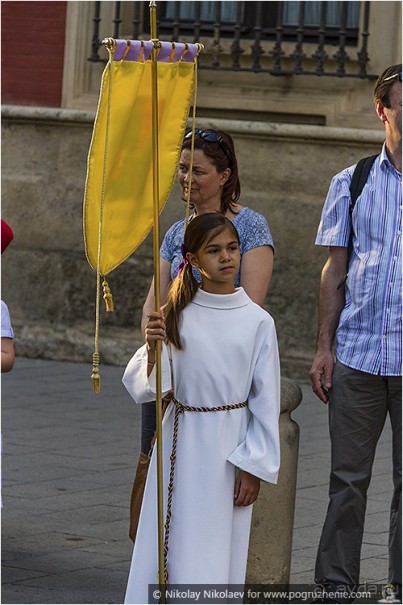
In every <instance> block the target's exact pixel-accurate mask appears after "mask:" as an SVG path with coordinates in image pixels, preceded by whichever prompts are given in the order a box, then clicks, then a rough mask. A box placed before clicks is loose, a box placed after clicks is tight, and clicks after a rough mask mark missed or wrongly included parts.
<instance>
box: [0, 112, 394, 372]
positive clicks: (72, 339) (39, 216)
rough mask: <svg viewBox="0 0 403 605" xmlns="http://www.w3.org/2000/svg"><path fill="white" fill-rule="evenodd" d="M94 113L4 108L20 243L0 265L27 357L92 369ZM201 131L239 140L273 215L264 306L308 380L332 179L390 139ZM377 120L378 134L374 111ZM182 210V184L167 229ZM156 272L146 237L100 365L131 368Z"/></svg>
mask: <svg viewBox="0 0 403 605" xmlns="http://www.w3.org/2000/svg"><path fill="white" fill-rule="evenodd" d="M369 102H370V101H369ZM93 117H94V114H93V113H88V112H80V111H73V110H41V109H32V108H18V107H5V108H3V120H2V168H3V174H2V199H3V208H2V214H3V218H4V219H5V220H7V221H9V222H10V224H11V225H12V227H13V229H14V231H15V241H14V242H13V243H12V244H11V246H10V248H9V250H7V252H6V253H5V254H4V255H3V258H2V261H3V266H2V274H3V282H2V287H3V294H2V296H3V298H4V300H5V301H6V302H7V303H8V304H9V305H10V312H11V316H12V320H13V324H14V327H15V328H16V347H17V352H18V353H20V354H23V355H28V356H39V357H51V358H52V357H53V358H56V359H73V360H86V361H88V362H91V356H92V347H93V344H92V343H93V326H94V301H95V274H94V272H93V271H92V270H91V269H90V267H89V265H88V263H87V262H86V259H85V255H84V249H83V237H82V200H83V189H84V181H85V173H86V157H87V152H88V147H89V142H90V137H91V131H92V120H93ZM200 125H201V126H203V127H206V126H209V127H210V126H212V127H216V128H223V129H225V130H228V131H229V132H230V133H231V134H232V135H233V136H234V139H235V145H236V150H237V154H238V157H239V164H240V174H241V183H242V202H243V203H244V204H246V205H250V206H252V207H253V208H254V209H256V210H258V211H259V212H261V213H262V214H264V215H265V216H266V217H267V219H268V220H269V223H270V227H271V230H272V233H273V237H274V239H275V243H276V249H277V258H276V262H275V270H274V276H273V281H272V286H271V289H270V292H269V296H268V298H267V303H266V308H267V309H268V310H269V311H270V312H271V313H272V315H273V316H274V318H275V320H276V324H277V329H278V336H279V342H280V351H281V357H282V363H283V375H285V376H289V377H292V378H301V377H304V378H306V376H307V374H306V372H307V370H308V368H309V364H310V360H311V357H312V354H313V347H314V340H315V332H316V306H317V291H318V281H319V275H320V270H321V267H322V265H323V262H324V259H325V256H326V251H325V250H321V249H319V250H318V249H316V248H315V246H314V243H313V242H314V238H315V232H316V228H317V224H318V221H319V217H320V212H321V208H322V205H323V201H324V197H325V195H326V191H327V188H328V184H329V181H330V178H331V177H332V175H333V174H335V173H336V172H338V171H339V170H341V169H343V168H344V167H345V166H348V165H351V164H353V163H355V162H356V161H357V159H359V158H360V157H362V156H365V155H370V154H371V153H373V152H374V151H377V150H379V149H380V147H381V144H382V140H383V133H382V131H381V130H380V131H379V130H353V129H340V128H329V127H319V126H307V125H290V124H275V123H256V122H247V121H225V120H213V121H209V120H200ZM371 125H372V126H373V128H375V127H377V118H376V116H375V114H373V118H372V124H371ZM183 213H184V209H183V206H182V202H180V201H179V200H178V195H177V193H176V190H175V189H174V190H173V192H172V195H171V198H170V200H169V202H168V204H167V206H166V209H165V210H164V212H163V214H162V217H161V231H162V233H164V232H165V230H166V229H167V228H168V227H169V226H170V225H171V224H172V222H173V221H174V220H176V219H179V218H181V217H182V216H183ZM152 270H153V269H152V251H151V243H150V238H148V239H147V240H146V241H145V242H144V243H143V244H142V246H141V247H140V248H139V249H138V250H137V251H136V252H135V254H134V255H132V257H131V258H130V259H129V260H128V261H126V263H124V265H122V266H121V267H119V268H118V269H117V270H115V271H114V272H113V273H112V274H111V275H110V279H109V284H110V286H111V289H112V292H113V295H114V299H115V303H116V312H115V313H114V314H109V315H108V316H106V314H105V313H104V312H102V323H103V324H105V325H103V327H102V328H101V356H102V361H107V362H111V363H124V362H125V361H127V359H128V357H129V355H130V354H131V352H133V350H134V349H135V347H136V346H138V344H139V342H140V339H139V334H138V332H136V331H135V328H138V326H139V323H140V315H141V307H142V304H143V302H144V299H145V295H146V292H147V290H148V286H149V282H150V278H151V275H152Z"/></svg>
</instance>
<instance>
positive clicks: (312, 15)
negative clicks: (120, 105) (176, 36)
mask: <svg viewBox="0 0 403 605" xmlns="http://www.w3.org/2000/svg"><path fill="white" fill-rule="evenodd" d="M259 4H260V5H262V6H261V22H262V35H263V36H264V37H267V39H274V38H275V35H276V26H277V23H278V22H279V21H281V23H282V26H283V28H284V31H283V37H284V39H285V40H295V37H296V30H297V28H298V27H299V26H301V25H302V26H303V27H304V38H305V39H306V40H308V39H312V40H314V39H315V38H317V37H318V33H319V28H320V27H321V25H322V26H324V28H325V32H324V33H325V38H326V41H327V42H328V43H337V41H338V38H337V34H338V32H339V31H340V28H341V27H342V26H344V28H345V31H346V40H347V43H350V44H356V42H357V37H358V28H359V18H360V4H361V3H360V2H292V1H287V2H267V1H266V2H160V23H159V27H160V32H161V33H162V32H163V33H168V34H169V33H171V32H172V30H173V28H174V26H178V22H179V27H180V31H181V32H182V33H185V34H192V33H193V34H194V33H195V31H196V30H197V33H198V34H202V35H203V34H207V35H208V34H212V33H213V32H214V27H215V26H216V25H217V24H218V23H219V24H220V26H221V34H222V36H232V35H233V32H234V26H235V25H237V24H238V25H240V26H241V30H240V31H241V34H242V35H243V36H245V37H247V38H253V37H254V27H255V26H256V22H257V17H258V14H257V13H258V9H259V6H258V5H259ZM301 12H302V14H301ZM279 17H280V19H279Z"/></svg>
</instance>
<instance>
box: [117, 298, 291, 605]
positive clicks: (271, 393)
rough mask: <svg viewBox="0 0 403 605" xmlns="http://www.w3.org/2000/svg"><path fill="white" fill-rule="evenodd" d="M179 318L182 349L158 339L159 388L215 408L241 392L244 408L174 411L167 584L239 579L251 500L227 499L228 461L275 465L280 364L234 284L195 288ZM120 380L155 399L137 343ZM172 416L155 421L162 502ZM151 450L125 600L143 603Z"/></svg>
mask: <svg viewBox="0 0 403 605" xmlns="http://www.w3.org/2000/svg"><path fill="white" fill-rule="evenodd" d="M180 322H181V323H180V335H181V341H182V345H183V350H182V351H179V350H177V349H176V348H175V347H173V346H172V347H170V349H168V348H167V347H166V346H165V345H164V344H163V347H162V390H163V393H164V394H165V393H167V392H168V391H169V390H170V389H171V385H174V386H173V388H174V392H175V397H176V399H177V400H178V401H180V402H181V403H182V404H185V405H189V406H202V407H214V406H218V405H228V404H235V403H241V402H243V401H246V400H248V407H247V408H242V409H238V410H230V411H220V412H207V413H200V412H185V413H184V414H181V415H180V416H179V431H178V443H177V459H176V468H175V483H174V493H173V502H172V519H171V530H170V537H169V554H168V573H169V584H181V585H190V584H205V585H214V584H221V585H228V584H243V583H244V581H245V573H246V563H247V555H248V544H249V533H250V523H251V516H252V506H247V507H234V503H233V501H234V482H235V478H236V474H237V472H238V471H237V469H242V470H245V471H248V472H249V473H251V474H253V475H255V476H257V477H259V478H260V479H263V480H264V481H268V482H270V483H276V482H277V475H278V470H279V465H280V443H279V423H278V420H279V413H280V367H279V357H278V347H277V339H276V331H275V326H274V321H273V319H272V317H271V316H270V315H269V314H268V313H267V312H266V311H264V310H263V309H262V308H261V307H259V306H258V305H256V304H255V303H253V302H252V300H251V299H250V298H249V297H248V295H247V294H246V292H245V291H244V290H243V288H238V289H237V290H236V292H235V293H234V294H228V295H227V294H226V295H218V294H210V293H207V292H204V291H203V290H199V291H198V292H197V294H196V296H195V297H194V299H193V300H192V302H191V303H190V304H189V305H188V306H187V307H186V308H185V309H184V311H183V312H182V315H181V320H180ZM170 357H171V360H170ZM123 383H124V385H125V387H126V389H127V390H128V391H129V393H130V395H131V396H132V397H133V399H134V400H135V401H136V403H144V402H147V401H152V400H154V399H155V370H153V372H152V374H151V375H150V377H149V378H147V350H146V346H145V345H144V346H143V347H142V348H141V349H139V350H138V351H137V353H136V354H135V355H134V357H133V358H132V359H131V360H130V362H129V364H128V366H127V368H126V371H125V374H124V377H123ZM173 419H174V404H173V403H170V405H169V407H168V409H167V411H166V413H165V417H164V420H163V461H164V465H163V468H164V471H163V476H164V498H165V500H164V506H165V507H166V496H167V493H166V492H167V486H168V481H169V477H168V476H169V470H170V461H169V457H170V453H171V446H172V430H173ZM155 451H156V448H154V453H155ZM154 453H153V456H152V460H151V463H150V468H149V473H148V478H147V483H146V488H145V493H144V499H143V506H142V510H141V514H140V520H139V527H138V531H137V537H136V542H135V546H134V552H133V559H132V564H131V569H130V575H129V580H128V586H127V592H126V598H125V603H148V602H149V600H148V597H149V595H148V585H149V584H156V583H157V570H158V561H157V559H158V554H157V552H158V548H157V496H156V456H155V455H154ZM164 522H165V518H164ZM150 602H152V601H150Z"/></svg>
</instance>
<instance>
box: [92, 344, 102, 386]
mask: <svg viewBox="0 0 403 605" xmlns="http://www.w3.org/2000/svg"><path fill="white" fill-rule="evenodd" d="M91 380H92V388H93V389H94V392H95V393H100V392H101V375H100V373H99V353H97V352H95V353H94V354H93V355H92V374H91Z"/></svg>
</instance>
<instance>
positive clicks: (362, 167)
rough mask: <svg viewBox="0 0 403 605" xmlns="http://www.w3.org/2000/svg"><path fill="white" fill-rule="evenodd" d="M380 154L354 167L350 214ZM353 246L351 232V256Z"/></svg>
mask: <svg viewBox="0 0 403 605" xmlns="http://www.w3.org/2000/svg"><path fill="white" fill-rule="evenodd" d="M378 155H379V153H377V154H375V155H370V156H369V157H367V158H362V159H361V160H359V162H357V165H356V167H355V169H354V173H353V176H352V178H351V183H350V197H351V203H350V216H351V214H352V213H353V210H354V206H355V203H356V201H357V199H358V198H359V197H360V195H361V193H362V190H363V189H364V185H365V183H366V182H367V180H368V177H369V173H370V172H371V168H372V164H373V163H374V162H375V160H376V158H377V157H378ZM352 246H353V234H352V232H351V233H350V239H349V243H348V257H349V258H350V256H351V249H352ZM347 275H348V274H347V273H346V275H345V277H344V279H342V280H341V282H340V283H339V285H338V286H337V290H340V288H342V287H343V286H344V284H345V283H346V280H347Z"/></svg>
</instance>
